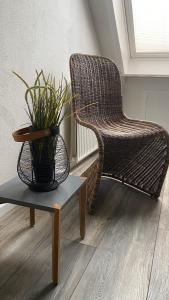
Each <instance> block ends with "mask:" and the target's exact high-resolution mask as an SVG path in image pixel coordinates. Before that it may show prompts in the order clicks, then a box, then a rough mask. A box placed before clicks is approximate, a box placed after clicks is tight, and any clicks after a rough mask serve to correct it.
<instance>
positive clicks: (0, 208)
mask: <svg viewBox="0 0 169 300" xmlns="http://www.w3.org/2000/svg"><path fill="white" fill-rule="evenodd" d="M12 208H14V205H13V204H10V203H5V204H0V217H2V216H4V215H5V214H6V213H7V212H8V211H10V210H11V209H12Z"/></svg>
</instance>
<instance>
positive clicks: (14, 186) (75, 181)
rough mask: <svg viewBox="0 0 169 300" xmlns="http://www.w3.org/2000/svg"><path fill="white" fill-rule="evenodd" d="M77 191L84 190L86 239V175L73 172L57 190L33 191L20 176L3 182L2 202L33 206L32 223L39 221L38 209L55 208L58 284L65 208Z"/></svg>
mask: <svg viewBox="0 0 169 300" xmlns="http://www.w3.org/2000/svg"><path fill="white" fill-rule="evenodd" d="M77 193H80V197H79V207H80V210H79V211H80V236H81V238H82V239H83V238H84V236H85V214H86V195H87V193H86V178H83V177H79V176H72V175H69V176H68V178H67V179H66V180H65V181H64V182H63V183H62V184H61V185H59V187H58V188H57V189H56V190H54V191H50V192H45V193H39V192H33V191H31V190H30V189H29V188H28V187H27V186H26V185H25V184H24V183H23V182H21V181H20V179H19V178H18V177H15V178H13V179H11V180H10V181H8V182H6V183H4V184H3V185H1V186H0V204H1V203H12V204H16V205H20V206H26V207H29V208H30V227H33V226H34V225H35V209H40V210H44V211H48V212H52V214H53V227H52V275H53V282H54V284H58V282H59V264H60V216H61V209H62V208H63V207H64V206H65V205H66V204H67V203H68V202H69V201H70V200H71V199H72V197H73V196H74V195H76V194H77Z"/></svg>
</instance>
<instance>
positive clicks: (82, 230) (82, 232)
mask: <svg viewBox="0 0 169 300" xmlns="http://www.w3.org/2000/svg"><path fill="white" fill-rule="evenodd" d="M86 189H87V186H86V184H85V185H84V186H83V187H82V188H81V191H80V199H79V209H80V236H81V239H84V237H85V232H86V197H87V191H86Z"/></svg>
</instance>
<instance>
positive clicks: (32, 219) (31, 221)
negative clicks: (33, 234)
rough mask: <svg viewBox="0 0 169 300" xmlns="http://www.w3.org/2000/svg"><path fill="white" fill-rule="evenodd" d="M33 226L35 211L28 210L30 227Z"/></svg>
mask: <svg viewBox="0 0 169 300" xmlns="http://www.w3.org/2000/svg"><path fill="white" fill-rule="evenodd" d="M34 225H35V209H34V208H30V227H33V226H34Z"/></svg>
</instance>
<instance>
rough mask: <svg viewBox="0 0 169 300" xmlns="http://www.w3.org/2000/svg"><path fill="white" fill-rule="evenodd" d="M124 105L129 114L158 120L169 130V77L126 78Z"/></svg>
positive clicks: (154, 120) (134, 116) (133, 116)
mask: <svg viewBox="0 0 169 300" xmlns="http://www.w3.org/2000/svg"><path fill="white" fill-rule="evenodd" d="M123 107H124V111H125V113H126V114H127V115H128V116H130V117H132V118H138V119H143V120H149V121H153V122H157V123H159V124H160V125H162V126H163V127H164V128H165V129H167V130H168V131H169V78H155V77H154V78H153V77H147V78H146V77H128V78H126V80H125V86H124V97H123Z"/></svg>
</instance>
